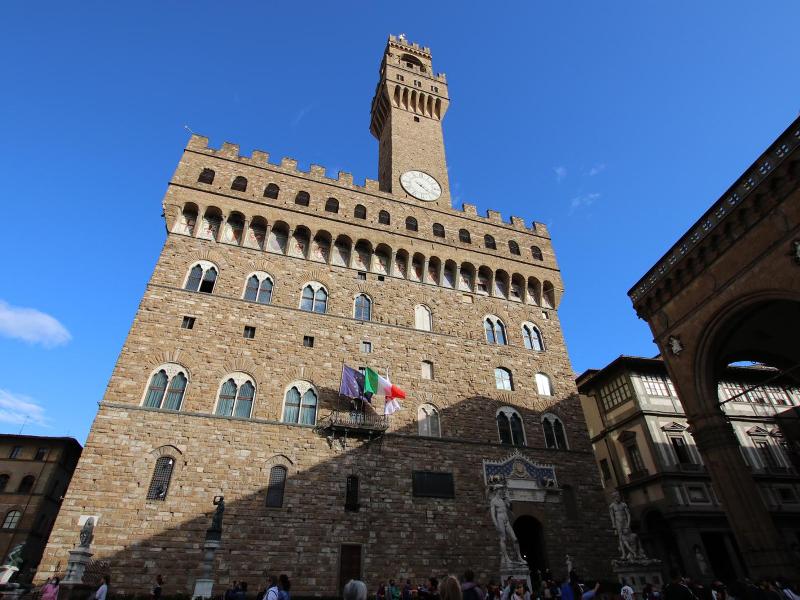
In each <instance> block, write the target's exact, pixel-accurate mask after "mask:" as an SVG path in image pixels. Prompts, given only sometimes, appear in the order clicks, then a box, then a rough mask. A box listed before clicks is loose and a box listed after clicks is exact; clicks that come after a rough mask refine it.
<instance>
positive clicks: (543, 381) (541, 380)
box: [536, 373, 553, 396]
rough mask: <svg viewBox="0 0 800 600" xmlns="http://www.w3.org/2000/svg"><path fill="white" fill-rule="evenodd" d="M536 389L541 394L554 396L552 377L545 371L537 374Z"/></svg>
mask: <svg viewBox="0 0 800 600" xmlns="http://www.w3.org/2000/svg"><path fill="white" fill-rule="evenodd" d="M536 390H537V391H538V392H539V395H540V396H552V395H553V388H552V387H551V386H550V378H549V377H548V376H547V375H545V374H544V373H537V374H536Z"/></svg>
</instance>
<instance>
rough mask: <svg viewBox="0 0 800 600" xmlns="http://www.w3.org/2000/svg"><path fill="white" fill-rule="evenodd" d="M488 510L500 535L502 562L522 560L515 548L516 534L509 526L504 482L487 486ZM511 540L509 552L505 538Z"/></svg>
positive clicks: (508, 508) (509, 506) (506, 493)
mask: <svg viewBox="0 0 800 600" xmlns="http://www.w3.org/2000/svg"><path fill="white" fill-rule="evenodd" d="M489 494H490V496H491V497H490V499H489V512H490V513H491V515H492V522H493V523H494V527H495V529H496V530H497V535H498V536H499V537H500V554H501V559H502V561H503V562H524V561H523V560H522V557H521V556H520V554H519V550H518V549H517V535H516V534H515V533H514V529H513V528H512V527H511V518H512V515H511V501H510V500H509V499H508V490H507V488H506V486H505V485H504V484H499V485H498V484H496V485H493V486H491V487H490V488H489ZM509 539H510V540H511V548H512V552H511V553H510V552H509V548H508V544H507V540H509Z"/></svg>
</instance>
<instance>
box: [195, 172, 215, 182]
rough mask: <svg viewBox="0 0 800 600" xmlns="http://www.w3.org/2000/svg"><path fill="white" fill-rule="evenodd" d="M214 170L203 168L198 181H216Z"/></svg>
mask: <svg viewBox="0 0 800 600" xmlns="http://www.w3.org/2000/svg"><path fill="white" fill-rule="evenodd" d="M214 175H215V173H214V170H213V169H203V170H202V171H200V177H198V178H197V182H198V183H214Z"/></svg>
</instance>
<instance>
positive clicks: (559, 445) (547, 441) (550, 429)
mask: <svg viewBox="0 0 800 600" xmlns="http://www.w3.org/2000/svg"><path fill="white" fill-rule="evenodd" d="M542 429H543V430H544V445H545V446H546V447H547V448H553V449H557V450H567V448H568V446H567V436H566V433H565V432H564V424H563V423H562V422H561V419H559V418H558V417H557V416H555V415H553V414H550V413H545V414H544V415H542Z"/></svg>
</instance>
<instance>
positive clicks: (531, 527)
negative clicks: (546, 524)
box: [514, 515, 548, 574]
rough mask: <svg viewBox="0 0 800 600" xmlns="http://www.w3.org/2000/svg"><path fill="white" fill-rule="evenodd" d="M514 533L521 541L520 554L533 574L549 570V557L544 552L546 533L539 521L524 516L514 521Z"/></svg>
mask: <svg viewBox="0 0 800 600" xmlns="http://www.w3.org/2000/svg"><path fill="white" fill-rule="evenodd" d="M514 533H515V534H516V535H517V540H519V552H520V554H522V558H524V559H525V562H527V563H528V568H529V569H530V571H531V573H532V574H533V573H536V570H537V569H538V570H539V571H541V572H544V570H545V569H546V568H547V566H548V565H547V555H546V554H545V550H544V531H543V529H542V524H541V523H540V522H539V520H538V519H536V518H535V517H532V516H530V515H522V516H520V517H518V518H517V519H516V520H515V521H514Z"/></svg>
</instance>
